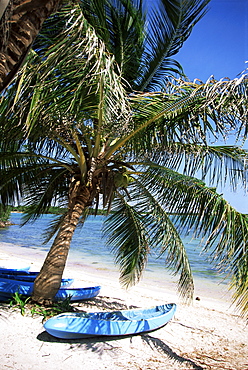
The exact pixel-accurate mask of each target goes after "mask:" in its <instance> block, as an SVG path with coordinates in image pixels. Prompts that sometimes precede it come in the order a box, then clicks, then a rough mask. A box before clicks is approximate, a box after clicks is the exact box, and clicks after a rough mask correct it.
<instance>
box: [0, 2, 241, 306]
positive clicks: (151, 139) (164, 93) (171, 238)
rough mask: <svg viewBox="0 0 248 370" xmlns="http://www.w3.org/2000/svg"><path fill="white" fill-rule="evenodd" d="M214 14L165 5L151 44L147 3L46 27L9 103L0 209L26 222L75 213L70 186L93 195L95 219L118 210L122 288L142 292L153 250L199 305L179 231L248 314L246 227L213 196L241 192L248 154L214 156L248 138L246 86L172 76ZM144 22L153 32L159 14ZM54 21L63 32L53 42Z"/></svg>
mask: <svg viewBox="0 0 248 370" xmlns="http://www.w3.org/2000/svg"><path fill="white" fill-rule="evenodd" d="M186 3H187V4H186ZM206 3H207V1H193V0H191V1H190V0H188V1H186V2H182V1H160V2H158V5H157V6H158V9H159V10H160V12H159V14H160V13H161V15H160V17H159V18H158V22H159V23H160V22H162V20H163V21H164V20H166V23H163V24H166V27H165V30H163V31H161V33H160V32H158V34H157V35H156V33H155V32H153V33H152V37H151V36H149V37H148V34H150V33H149V32H148V34H147V35H146V34H145V35H144V33H143V31H144V27H145V25H146V24H147V23H146V22H147V18H145V14H146V13H145V12H144V4H143V3H142V2H141V1H135V2H134V1H133V2H130V1H120V2H118V1H114V2H110V1H108V2H100V1H97V2H87V1H82V3H81V8H80V7H79V6H78V7H76V6H74V7H73V8H71V7H70V5H66V6H65V7H64V8H63V9H61V11H60V12H59V13H57V14H56V15H55V16H54V18H52V19H50V20H49V21H48V24H49V25H50V26H51V27H50V28H49V27H48V29H46V28H45V29H44V32H42V33H41V35H40V38H38V39H37V42H36V43H35V44H34V49H33V50H32V52H31V53H30V54H29V57H28V60H27V62H26V63H25V65H24V67H23V69H22V71H21V72H20V73H19V74H18V75H17V77H16V78H15V80H14V82H13V84H12V86H10V88H9V89H8V90H6V91H5V94H4V95H3V96H2V102H1V106H0V109H1V119H0V125H1V130H2V133H3V136H2V137H3V138H4V140H2V141H1V143H0V145H1V146H0V149H1V158H0V171H1V183H0V189H1V201H2V202H3V203H9V202H13V201H14V200H15V199H16V198H18V197H20V196H21V197H22V198H23V197H25V200H26V202H27V204H29V205H31V207H30V212H29V213H28V214H27V218H26V220H31V219H35V218H36V217H38V216H39V215H40V214H41V213H43V212H45V211H46V210H47V208H48V207H49V206H50V205H51V204H53V203H54V202H57V203H58V204H61V205H64V206H65V205H68V194H69V196H70V189H71V184H72V183H73V182H75V181H79V182H81V183H82V184H84V186H85V187H87V188H88V189H90V191H91V192H92V197H91V201H90V202H89V204H88V205H87V207H91V208H95V209H96V210H97V207H98V205H99V202H100V201H101V199H102V202H103V205H104V207H107V208H108V210H110V209H111V207H112V210H113V213H111V214H110V216H109V217H108V219H107V220H106V226H105V229H104V232H105V234H106V235H107V237H108V243H109V245H110V246H111V247H112V249H113V251H114V253H115V255H116V260H117V262H118V263H120V265H121V279H122V281H123V282H124V284H126V285H128V284H134V283H135V282H137V281H138V280H139V279H140V277H141V274H142V271H143V269H144V267H145V265H146V262H147V258H148V256H149V253H150V251H151V250H153V249H156V250H159V253H161V255H165V256H166V263H167V266H168V267H171V268H172V269H173V271H174V272H175V273H179V275H180V277H179V290H180V292H181V293H182V294H183V295H184V296H185V295H187V294H188V295H189V296H192V292H193V277H192V272H191V267H190V262H189V260H188V257H187V253H186V251H185V247H184V245H183V243H182V240H181V236H180V235H181V234H180V232H182V231H183V230H184V231H186V232H187V230H189V229H192V230H194V231H195V234H196V235H198V236H205V237H206V239H205V248H206V249H207V250H210V251H211V253H212V258H213V263H214V265H215V266H216V267H218V268H222V269H224V270H225V272H226V274H229V275H230V277H231V284H232V285H233V286H234V287H235V296H234V299H236V302H237V303H238V305H239V307H240V308H241V310H243V311H244V312H245V310H247V304H248V303H247V302H248V299H247V281H248V279H247V274H248V269H247V255H248V254H247V235H248V218H247V216H246V215H243V214H240V213H239V212H237V211H235V210H234V209H233V208H232V207H231V206H230V205H229V204H228V203H227V202H226V201H225V200H224V199H223V197H222V196H221V195H220V194H218V193H217V192H216V187H217V186H218V185H222V186H225V185H226V184H229V183H230V184H231V186H232V187H233V188H235V187H236V185H237V184H238V183H241V184H242V185H243V187H244V188H246V186H247V185H246V184H247V170H246V164H247V159H248V155H247V151H245V150H244V149H242V148H239V147H235V146H218V145H216V144H215V145H213V144H214V142H216V140H217V139H219V138H224V139H225V137H226V135H227V134H228V132H229V131H230V130H236V136H237V138H238V137H243V136H244V137H246V136H247V119H246V110H247V76H246V75H243V76H241V77H240V78H239V79H235V80H231V81H228V80H225V81H215V80H209V81H207V82H206V83H201V82H189V81H187V80H185V79H181V78H172V77H171V76H170V77H168V74H167V68H169V69H170V71H171V72H173V73H174V72H175V68H174V67H175V66H176V72H179V71H180V68H179V66H178V65H177V64H176V63H174V62H173V63H172V64H170V67H168V65H169V64H168V63H169V61H168V58H170V57H171V56H172V55H174V54H175V53H176V52H177V51H178V49H179V47H180V45H181V43H182V41H183V40H184V39H186V38H187V36H188V35H189V34H190V31H191V28H192V26H193V25H194V24H195V22H196V21H197V20H198V19H199V18H200V16H201V15H202V14H203V10H204V8H205V5H206ZM186 5H188V8H187V7H186ZM179 9H180V22H181V23H180V22H179V17H178V10H179ZM141 10H142V12H141ZM93 14H95V15H96V16H95V18H94V17H93ZM149 17H150V28H149V27H148V28H147V30H148V31H150V29H155V21H156V19H157V12H156V9H154V10H153V11H152V12H151V13H150V15H149ZM57 18H58V19H59V22H60V24H61V25H62V28H63V30H62V31H60V32H57V30H55V32H52V31H53V29H54V28H53V24H54V22H55V20H56V22H55V24H56V25H57V24H58V23H57V20H58V19H57ZM102 18H104V20H105V21H104V20H103V19H102ZM161 24H162V23H161ZM146 27H147V26H146ZM180 27H181V31H180ZM162 32H167V33H168V35H167V38H166V37H164V36H163V37H162ZM173 32H174V33H173ZM163 35H165V34H164V33H163ZM173 35H174V36H173ZM179 35H181V37H182V38H180V37H179ZM117 36H118V37H119V38H117ZM42 38H45V42H44V43H43V41H42ZM120 40H122V43H121V42H120ZM132 40H133V41H132ZM152 40H153V41H152ZM155 40H156V42H155ZM131 41H132V42H131ZM120 45H122V48H120ZM153 49H154V50H153ZM68 50H70V53H68ZM156 50H157V52H156ZM129 65H130V68H128V66H129ZM158 86H159V91H154V89H155V88H156V87H158ZM211 143H213V144H212V145H211ZM205 182H207V183H208V186H207V185H206V183H205ZM171 214H173V215H174V216H173V217H171ZM85 217H87V210H85V213H84V214H83V216H82V218H81V221H82V222H83V221H84V220H85ZM62 218H63V216H62ZM60 222H61V219H60V220H59V221H58V222H55V224H54V225H53V227H52V229H51V233H50V236H51V235H52V234H53V233H55V232H57V231H58V229H59V224H60Z"/></svg>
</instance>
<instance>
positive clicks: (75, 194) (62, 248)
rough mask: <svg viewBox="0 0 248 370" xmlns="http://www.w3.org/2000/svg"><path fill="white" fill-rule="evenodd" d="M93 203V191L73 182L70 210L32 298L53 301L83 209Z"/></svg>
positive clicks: (37, 279) (36, 281)
mask: <svg viewBox="0 0 248 370" xmlns="http://www.w3.org/2000/svg"><path fill="white" fill-rule="evenodd" d="M90 204H91V192H90V191H89V189H87V188H86V186H82V185H80V184H79V182H75V183H74V184H73V191H71V192H70V198H69V210H68V212H67V214H66V215H65V217H64V219H63V222H62V224H61V226H60V229H59V231H58V234H57V236H56V238H55V240H54V242H53V245H52V246H51V249H50V250H49V252H48V254H47V257H46V259H45V262H44V264H43V266H42V268H41V271H40V273H39V275H38V276H37V278H36V279H35V282H34V291H33V295H32V300H33V301H35V302H39V303H43V302H44V301H48V302H51V301H52V300H53V298H54V296H55V295H56V293H57V291H58V290H59V288H60V285H61V279H62V275H63V272H64V268H65V264H66V260H67V256H68V252H69V249H70V244H71V240H72V236H73V233H74V231H75V229H76V227H77V224H78V222H79V218H80V216H81V215H82V212H83V210H84V209H85V208H86V207H88V206H89V205H90Z"/></svg>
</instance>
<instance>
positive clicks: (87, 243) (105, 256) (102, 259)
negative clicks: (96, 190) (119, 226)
mask: <svg viewBox="0 0 248 370" xmlns="http://www.w3.org/2000/svg"><path fill="white" fill-rule="evenodd" d="M21 216H22V215H21V214H20V213H12V214H11V222H12V223H13V224H14V225H11V226H9V227H8V228H5V229H0V242H4V243H10V244H11V245H16V246H19V247H23V248H32V249H38V250H41V251H44V252H45V251H48V250H49V248H50V246H51V243H49V244H46V245H44V244H43V239H42V233H43V232H44V230H45V228H46V227H47V226H48V224H49V221H50V220H52V218H53V217H54V216H53V215H44V216H42V217H41V218H40V219H39V220H37V221H35V222H34V223H29V224H26V225H24V226H23V227H20V223H21ZM103 220H104V216H96V217H94V216H90V217H89V218H88V219H87V221H86V222H85V224H84V226H83V227H82V228H79V229H77V230H76V231H75V234H74V237H73V240H72V243H71V249H70V254H69V258H70V261H71V262H82V263H84V264H85V265H89V266H95V267H96V268H97V267H102V268H103V267H104V268H105V269H107V270H108V269H109V270H110V271H111V270H117V267H116V265H115V263H114V256H113V254H112V253H111V251H110V250H109V249H108V248H107V247H106V246H105V240H104V239H103V237H102V233H101V228H102V224H103ZM183 241H184V244H185V247H186V249H187V253H188V256H189V259H190V263H191V267H192V271H193V274H194V277H195V278H196V279H197V278H198V279H203V280H205V279H207V280H208V281H209V282H210V281H211V282H213V283H219V282H221V281H222V280H223V276H220V275H219V274H218V273H217V271H216V270H215V269H214V268H213V267H212V266H211V264H210V263H209V262H208V261H207V256H205V255H202V254H201V246H200V240H199V239H194V238H193V237H192V235H188V236H187V237H185V238H183ZM146 271H147V273H148V274H149V273H150V274H153V276H160V275H161V273H166V269H165V264H164V258H163V257H160V258H157V255H156V254H155V253H154V254H152V255H150V256H149V260H148V264H147V267H146Z"/></svg>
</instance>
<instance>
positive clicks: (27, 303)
mask: <svg viewBox="0 0 248 370" xmlns="http://www.w3.org/2000/svg"><path fill="white" fill-rule="evenodd" d="M10 307H16V308H18V309H20V311H21V314H22V316H24V315H25V313H26V311H27V310H28V312H30V313H31V315H32V316H34V315H40V316H43V319H44V320H46V319H47V318H49V317H52V316H55V315H58V314H60V313H63V312H73V311H75V309H74V307H73V306H72V305H71V297H67V298H66V299H65V300H63V301H58V302H54V303H53V304H52V305H50V306H43V305H39V304H36V303H32V300H31V297H26V296H24V295H22V294H19V293H17V292H16V293H15V294H14V295H13V298H12V300H11V301H10Z"/></svg>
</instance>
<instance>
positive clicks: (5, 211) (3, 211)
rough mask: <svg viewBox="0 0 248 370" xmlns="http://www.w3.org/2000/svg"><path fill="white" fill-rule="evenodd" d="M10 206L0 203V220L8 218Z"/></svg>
mask: <svg viewBox="0 0 248 370" xmlns="http://www.w3.org/2000/svg"><path fill="white" fill-rule="evenodd" d="M10 212H11V207H10V206H5V205H3V204H1V203H0V222H3V223H5V222H7V221H8V220H9V218H10Z"/></svg>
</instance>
